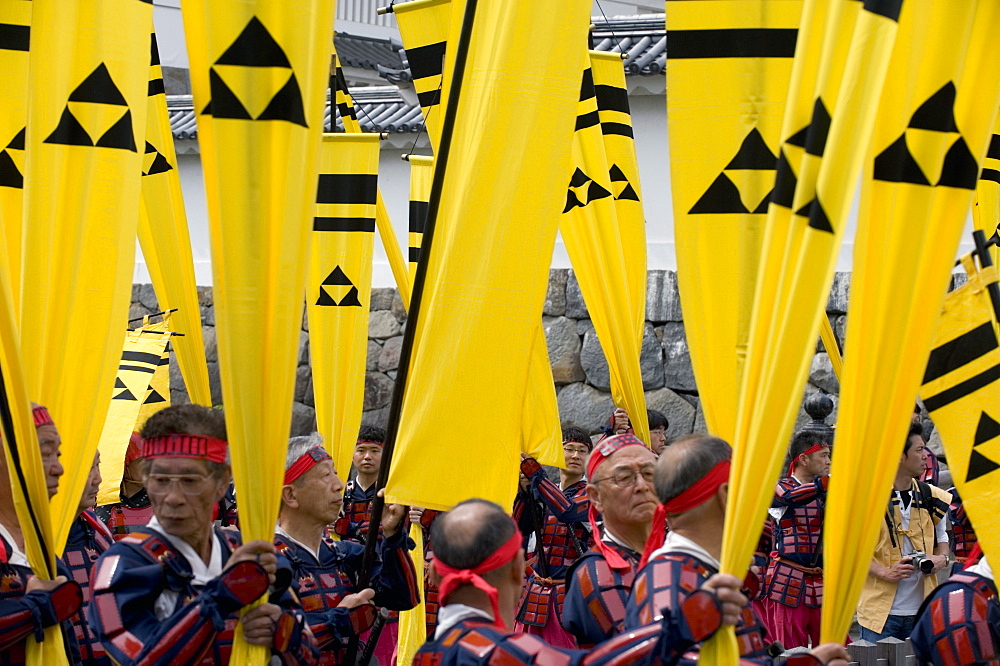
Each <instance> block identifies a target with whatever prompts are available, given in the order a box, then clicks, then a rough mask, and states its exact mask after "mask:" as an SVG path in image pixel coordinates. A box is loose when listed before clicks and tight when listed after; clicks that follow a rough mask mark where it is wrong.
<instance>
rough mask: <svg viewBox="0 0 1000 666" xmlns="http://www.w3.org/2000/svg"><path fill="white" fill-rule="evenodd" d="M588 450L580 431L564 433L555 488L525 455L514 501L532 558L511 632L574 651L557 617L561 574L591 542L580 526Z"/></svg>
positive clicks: (584, 511)
mask: <svg viewBox="0 0 1000 666" xmlns="http://www.w3.org/2000/svg"><path fill="white" fill-rule="evenodd" d="M591 449H593V443H592V442H591V440H590V436H589V435H587V433H585V432H584V431H582V430H580V429H579V428H565V429H564V430H563V451H564V452H565V454H566V469H564V470H560V471H559V485H558V486H557V485H556V484H555V483H553V482H552V481H550V480H549V477H548V475H546V473H545V470H544V469H542V466H541V465H539V464H538V462H537V461H536V460H535V459H533V458H528V457H525V458H524V459H523V460H522V461H521V473H522V474H523V475H524V479H525V480H524V482H523V483H522V491H521V492H520V493H518V496H517V499H516V500H515V502H514V517H515V519H516V520H517V521H518V523H519V525H521V527H522V531H527V532H528V533H529V534H530V536H529V539H528V541H529V545H532V544H533V545H534V548H529V549H528V550H531V551H532V552H533V553H534V554H535V555H536V559H535V562H534V564H533V566H532V573H531V574H529V576H528V580H527V584H526V586H525V593H524V595H523V596H522V598H521V603H520V606H519V608H518V612H517V618H516V619H517V621H516V624H515V630H516V631H522V632H524V633H529V634H534V635H536V636H540V637H542V638H543V639H544V640H545V641H546V642H547V643H548V644H549V645H554V646H556V647H567V648H572V647H576V642H575V641H574V640H573V637H572V636H570V635H569V634H568V633H566V630H565V629H563V628H562V625H561V624H560V618H561V616H562V606H563V597H564V596H565V594H566V572H567V570H568V569H569V567H570V565H571V564H573V562H575V561H576V559H577V558H578V557H580V556H581V555H582V554H583V553H585V552H586V551H587V549H588V548H590V544H591V535H590V531H589V530H587V528H586V527H585V525H584V521H586V520H587V512H588V510H589V509H590V499H589V498H588V497H587V482H586V480H584V478H583V474H584V471H585V470H586V468H587V457H588V456H589V455H590V451H591ZM526 526H527V527H529V529H528V530H525V527H526ZM532 537H533V539H532ZM530 555H531V553H529V556H530Z"/></svg>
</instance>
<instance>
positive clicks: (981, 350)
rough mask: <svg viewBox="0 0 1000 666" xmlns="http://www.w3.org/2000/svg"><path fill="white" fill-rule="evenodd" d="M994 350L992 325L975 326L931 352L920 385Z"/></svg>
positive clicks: (988, 323)
mask: <svg viewBox="0 0 1000 666" xmlns="http://www.w3.org/2000/svg"><path fill="white" fill-rule="evenodd" d="M996 348H997V338H996V335H994V333H993V323H992V322H986V323H985V324H983V325H982V326H977V327H976V328H974V329H972V330H971V331H969V332H967V333H963V334H962V335H960V336H958V337H957V338H955V339H954V340H949V341H948V342H946V343H944V344H943V345H941V346H939V347H936V348H935V349H934V350H933V351H931V357H930V359H929V360H928V361H927V370H926V371H925V372H924V381H923V382H922V383H924V384H926V383H928V382H932V381H934V380H935V379H937V378H938V377H943V376H945V375H946V374H948V373H949V372H951V371H952V370H957V369H959V368H961V367H962V366H963V365H967V364H969V363H972V362H973V361H975V360H976V359H977V358H979V357H980V356H984V355H986V354H987V353H989V352H990V351H992V350H994V349H996Z"/></svg>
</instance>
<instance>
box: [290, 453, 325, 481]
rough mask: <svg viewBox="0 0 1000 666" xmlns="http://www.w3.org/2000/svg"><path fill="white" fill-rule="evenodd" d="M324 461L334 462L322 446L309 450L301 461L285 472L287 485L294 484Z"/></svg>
mask: <svg viewBox="0 0 1000 666" xmlns="http://www.w3.org/2000/svg"><path fill="white" fill-rule="evenodd" d="M324 460H332V458H331V457H330V454H329V453H327V452H326V449H324V448H323V447H322V446H314V447H313V448H311V449H309V450H308V451H306V452H305V453H303V454H302V455H301V456H299V459H298V460H296V461H295V462H294V463H292V466H291V467H289V468H288V469H286V470H285V485H286V486H287V485H288V484H290V483H292V482H293V481H295V479H297V478H299V477H300V476H302V475H303V474H305V473H306V472H308V471H309V470H311V469H312V468H313V467H315V466H316V465H318V464H320V463H321V462H323V461H324Z"/></svg>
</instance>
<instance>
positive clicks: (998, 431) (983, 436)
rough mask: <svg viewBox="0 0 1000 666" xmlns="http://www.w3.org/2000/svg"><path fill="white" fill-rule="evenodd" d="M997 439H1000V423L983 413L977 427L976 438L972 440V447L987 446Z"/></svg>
mask: <svg viewBox="0 0 1000 666" xmlns="http://www.w3.org/2000/svg"><path fill="white" fill-rule="evenodd" d="M995 437H1000V423H997V422H996V421H995V420H994V419H993V418H992V417H991V416H990V415H989V414H987V413H986V412H983V413H982V414H980V416H979V425H977V426H976V437H975V439H973V440H972V446H979V445H980V444H985V443H986V442H988V441H990V440H991V439H993V438H995Z"/></svg>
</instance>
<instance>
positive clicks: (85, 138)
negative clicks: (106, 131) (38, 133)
mask: <svg viewBox="0 0 1000 666" xmlns="http://www.w3.org/2000/svg"><path fill="white" fill-rule="evenodd" d="M45 143H56V144H61V145H64V146H91V147H92V146H93V145H94V140H93V139H91V138H90V135H89V134H87V130H85V129H83V125H81V124H80V121H79V120H77V119H76V116H74V115H73V113H72V112H71V111H70V110H69V107H67V108H65V109H63V112H62V118H60V119H59V124H58V125H57V126H56V129H55V131H53V132H52V134H50V135H49V138H47V139H45Z"/></svg>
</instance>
